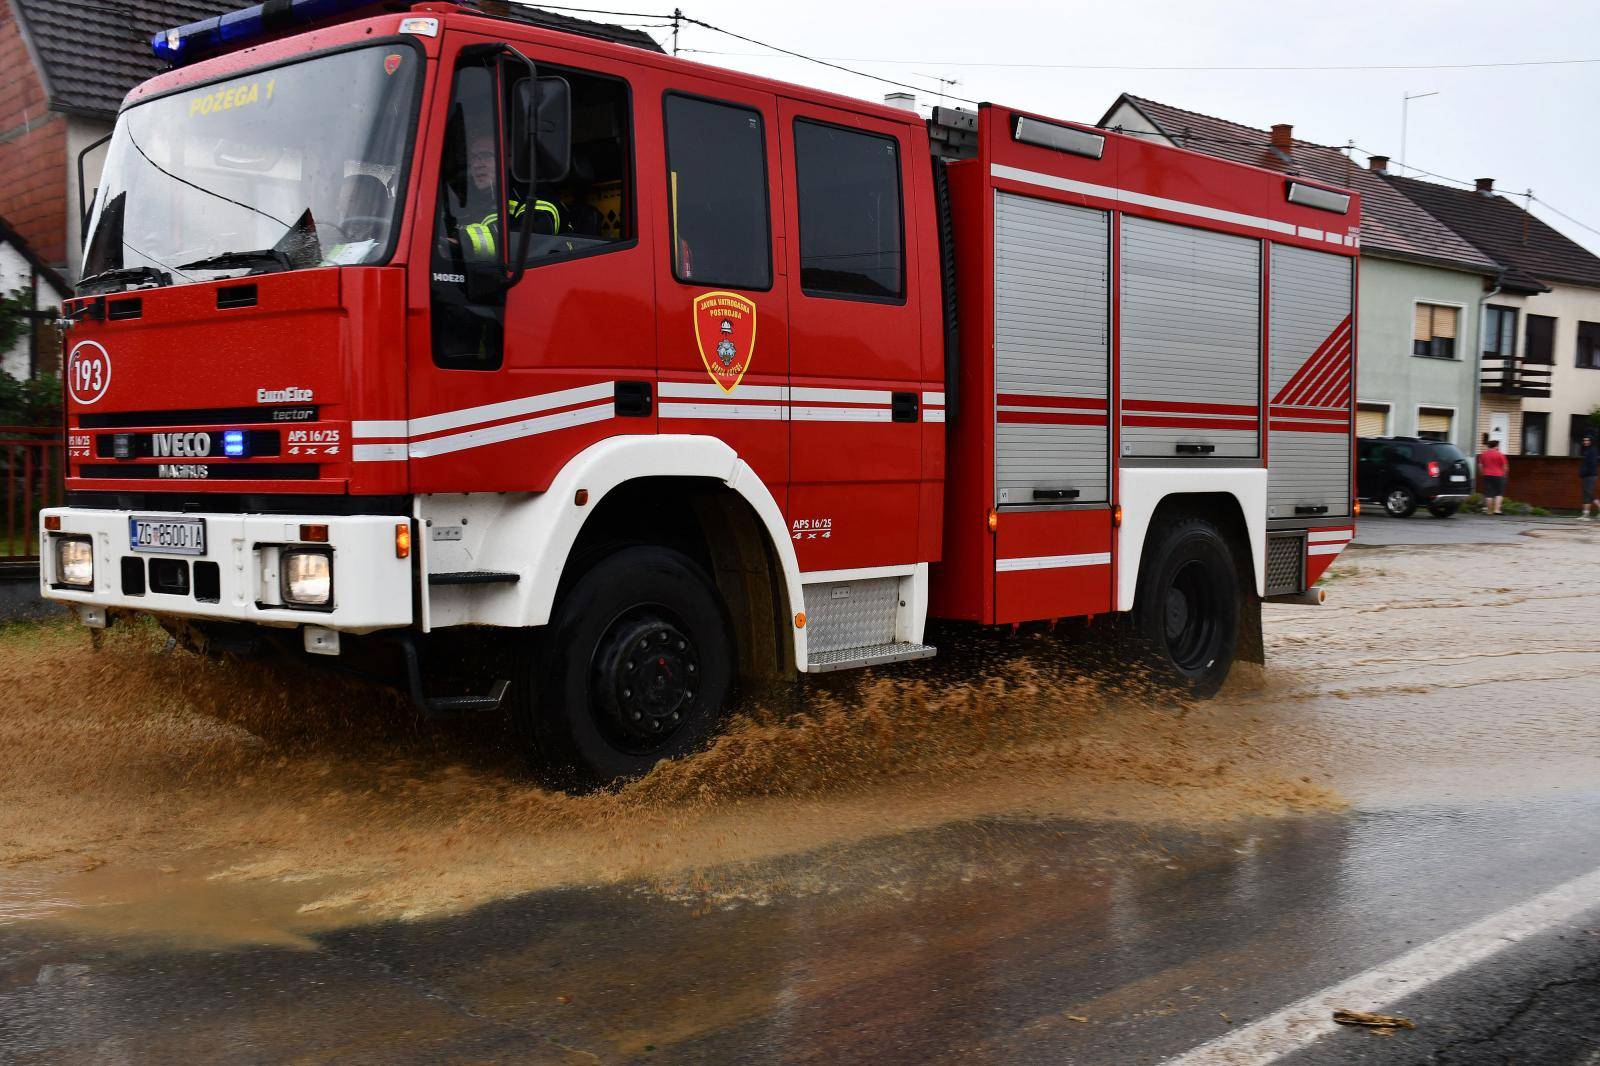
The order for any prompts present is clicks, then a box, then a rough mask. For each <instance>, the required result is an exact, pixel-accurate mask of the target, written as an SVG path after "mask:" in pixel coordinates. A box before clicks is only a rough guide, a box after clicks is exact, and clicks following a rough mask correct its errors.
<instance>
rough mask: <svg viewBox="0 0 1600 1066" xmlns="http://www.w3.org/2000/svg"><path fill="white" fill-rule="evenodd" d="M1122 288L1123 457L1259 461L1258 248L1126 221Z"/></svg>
mask: <svg viewBox="0 0 1600 1066" xmlns="http://www.w3.org/2000/svg"><path fill="white" fill-rule="evenodd" d="M1121 286H1122V292H1121V296H1122V304H1121V330H1122V335H1121V342H1122V346H1121V370H1122V398H1123V403H1124V411H1123V419H1122V454H1123V455H1126V456H1136V457H1159V458H1166V459H1170V458H1182V457H1184V454H1185V453H1184V452H1182V451H1180V445H1195V444H1197V445H1202V446H1209V448H1210V450H1209V451H1206V452H1203V453H1201V454H1205V455H1210V456H1214V457H1235V458H1250V457H1254V456H1258V455H1259V454H1260V437H1259V423H1258V422H1257V421H1256V419H1257V418H1258V416H1259V405H1260V402H1261V401H1260V387H1261V242H1260V241H1256V240H1251V239H1249V238H1247V237H1234V236H1231V235H1229V234H1224V233H1212V232H1209V231H1207V230H1200V229H1195V228H1193V227H1190V226H1178V225H1173V224H1171V223H1168V222H1153V221H1150V220H1149V219H1143V218H1132V217H1129V216H1126V215H1124V216H1123V219H1122V261H1121ZM1217 407H1221V408H1224V410H1223V411H1222V412H1218V411H1215V410H1206V408H1217ZM1173 423H1181V424H1173Z"/></svg>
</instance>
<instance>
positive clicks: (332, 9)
mask: <svg viewBox="0 0 1600 1066" xmlns="http://www.w3.org/2000/svg"><path fill="white" fill-rule="evenodd" d="M374 4H375V0H267V2H266V3H264V4H256V5H255V6H253V7H247V8H244V9H243V10H241V11H230V12H228V13H227V14H226V15H213V16H212V17H210V18H206V19H201V20H200V21H198V22H189V23H185V24H184V25H182V26H174V27H173V28H172V29H170V30H162V31H161V32H160V33H157V34H156V35H155V36H153V37H151V38H150V48H151V49H152V50H153V51H154V52H155V54H156V58H157V59H161V60H164V61H166V62H167V63H169V64H171V65H172V66H175V67H181V66H183V65H184V64H185V63H190V62H193V61H195V60H197V59H199V58H200V57H202V56H204V55H208V54H212V53H215V52H218V51H224V50H227V49H230V48H240V47H243V46H244V45H246V44H251V43H253V42H255V41H260V40H264V39H265V38H267V37H270V36H272V35H274V34H278V33H282V32H283V31H284V30H288V29H294V28H296V27H302V26H309V25H311V24H312V23H314V22H322V21H324V20H326V19H330V18H336V17H338V16H340V15H345V14H349V13H350V12H353V11H356V10H357V9H359V8H363V7H373V6H374Z"/></svg>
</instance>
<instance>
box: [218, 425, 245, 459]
mask: <svg viewBox="0 0 1600 1066" xmlns="http://www.w3.org/2000/svg"><path fill="white" fill-rule="evenodd" d="M222 453H223V454H224V455H226V456H227V457H228V458H229V459H237V458H239V457H240V456H242V455H243V454H244V430H242V429H228V430H224V431H223V433H222Z"/></svg>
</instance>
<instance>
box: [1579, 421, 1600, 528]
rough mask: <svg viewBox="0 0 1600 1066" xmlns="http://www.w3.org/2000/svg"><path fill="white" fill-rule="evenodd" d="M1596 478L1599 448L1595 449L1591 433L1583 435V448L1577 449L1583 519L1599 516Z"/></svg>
mask: <svg viewBox="0 0 1600 1066" xmlns="http://www.w3.org/2000/svg"><path fill="white" fill-rule="evenodd" d="M1597 478H1600V447H1596V445H1595V442H1594V434H1593V433H1585V434H1584V435H1583V446H1582V447H1581V448H1579V449H1578V487H1579V488H1580V489H1582V492H1583V517H1585V518H1589V519H1593V518H1594V516H1595V515H1596V514H1600V497H1596V496H1595V480H1596V479H1597ZM1591 508H1592V510H1591Z"/></svg>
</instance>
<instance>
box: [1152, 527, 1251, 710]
mask: <svg viewBox="0 0 1600 1066" xmlns="http://www.w3.org/2000/svg"><path fill="white" fill-rule="evenodd" d="M1244 594H1245V593H1244V592H1243V590H1242V588H1241V585H1240V580H1239V574H1238V570H1237V568H1236V567H1235V564H1234V559H1233V552H1232V550H1231V549H1230V548H1229V547H1228V542H1227V540H1225V539H1224V538H1223V536H1222V534H1221V533H1220V532H1219V531H1218V530H1217V527H1216V526H1215V525H1213V524H1212V523H1211V522H1209V521H1207V520H1206V519H1203V518H1182V519H1179V520H1177V521H1175V522H1173V523H1172V524H1171V525H1169V526H1166V527H1165V528H1164V529H1162V530H1161V531H1159V533H1157V534H1156V535H1155V536H1153V537H1152V538H1151V541H1150V543H1149V546H1148V548H1147V550H1146V555H1145V560H1144V563H1143V565H1142V566H1141V567H1140V572H1139V587H1138V591H1137V594H1136V595H1135V597H1134V624H1135V626H1136V628H1137V631H1138V635H1139V639H1140V642H1141V644H1142V645H1143V646H1144V649H1145V651H1146V652H1147V658H1148V659H1149V661H1150V663H1151V666H1152V668H1153V670H1154V673H1155V675H1156V677H1157V679H1158V680H1160V681H1162V682H1164V683H1166V684H1168V685H1171V686H1172V687H1174V688H1177V689H1179V690H1180V691H1183V692H1186V693H1188V694H1189V695H1192V696H1196V697H1200V698H1202V699H1203V698H1205V697H1207V696H1212V695H1215V694H1216V692H1217V690H1218V689H1220V688H1221V687H1222V683H1223V682H1224V681H1225V680H1227V677H1228V670H1229V669H1230V668H1231V667H1232V666H1233V659H1234V654H1235V652H1236V651H1237V649H1238V646H1239V600H1240V597H1241V596H1243V595H1244Z"/></svg>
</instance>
